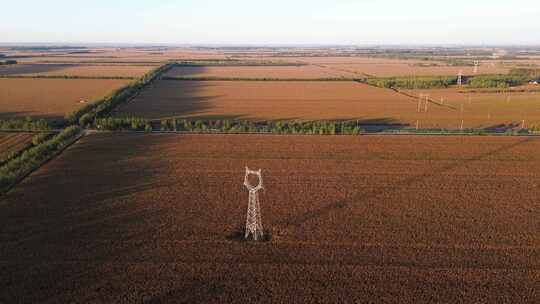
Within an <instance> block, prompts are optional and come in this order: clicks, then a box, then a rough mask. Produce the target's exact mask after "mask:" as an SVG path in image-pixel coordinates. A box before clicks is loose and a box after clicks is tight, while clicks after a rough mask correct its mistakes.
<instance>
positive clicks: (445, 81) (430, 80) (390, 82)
mask: <svg viewBox="0 0 540 304" xmlns="http://www.w3.org/2000/svg"><path fill="white" fill-rule="evenodd" d="M367 83H368V84H369V85H372V86H376V87H380V88H387V89H389V88H399V89H439V88H446V87H449V86H451V85H455V84H457V77H455V76H451V77H447V76H437V77H386V78H370V79H368V80H367Z"/></svg>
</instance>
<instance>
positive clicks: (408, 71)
mask: <svg viewBox="0 0 540 304" xmlns="http://www.w3.org/2000/svg"><path fill="white" fill-rule="evenodd" d="M250 59H254V60H255V59H257V57H254V58H250ZM265 60H278V61H285V62H291V63H303V64H310V65H316V66H319V67H324V68H327V69H333V70H335V71H341V72H344V73H345V72H349V73H355V74H363V75H366V76H375V77H391V76H455V75H457V74H458V73H459V71H463V74H465V75H473V71H474V67H471V66H449V65H448V64H447V63H445V62H442V61H432V60H430V61H422V60H412V59H385V58H373V57H331V56H330V57H291V58H289V57H271V58H265ZM508 71H509V68H508V67H503V66H501V62H500V61H481V62H480V67H479V70H478V72H479V74H506V73H508Z"/></svg>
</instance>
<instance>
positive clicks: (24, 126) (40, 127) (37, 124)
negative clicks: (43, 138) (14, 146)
mask: <svg viewBox="0 0 540 304" xmlns="http://www.w3.org/2000/svg"><path fill="white" fill-rule="evenodd" d="M49 129H50V126H49V123H48V122H47V121H46V120H45V119H38V120H33V119H32V118H30V117H26V118H25V119H5V120H1V119H0V130H3V131H11V130H24V131H44V130H49Z"/></svg>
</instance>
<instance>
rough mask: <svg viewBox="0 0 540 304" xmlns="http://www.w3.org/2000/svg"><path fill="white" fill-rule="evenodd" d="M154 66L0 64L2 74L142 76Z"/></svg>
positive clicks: (0, 73)
mask: <svg viewBox="0 0 540 304" xmlns="http://www.w3.org/2000/svg"><path fill="white" fill-rule="evenodd" d="M154 68H155V66H141V65H138V66H136V65H133V66H130V65H88V64H86V65H78V64H17V65H12V66H0V75H22V76H36V75H37V76H82V77H140V76H143V75H144V74H146V73H147V72H149V71H150V70H152V69H154Z"/></svg>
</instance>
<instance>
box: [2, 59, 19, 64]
mask: <svg viewBox="0 0 540 304" xmlns="http://www.w3.org/2000/svg"><path fill="white" fill-rule="evenodd" d="M11 64H17V60H3V61H0V65H11Z"/></svg>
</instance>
